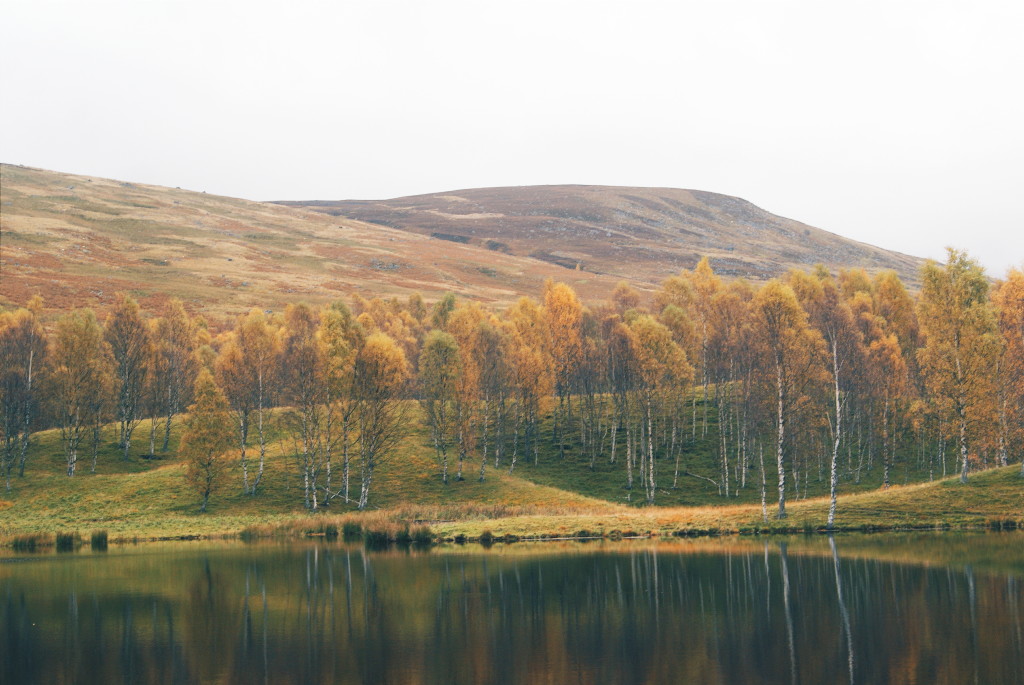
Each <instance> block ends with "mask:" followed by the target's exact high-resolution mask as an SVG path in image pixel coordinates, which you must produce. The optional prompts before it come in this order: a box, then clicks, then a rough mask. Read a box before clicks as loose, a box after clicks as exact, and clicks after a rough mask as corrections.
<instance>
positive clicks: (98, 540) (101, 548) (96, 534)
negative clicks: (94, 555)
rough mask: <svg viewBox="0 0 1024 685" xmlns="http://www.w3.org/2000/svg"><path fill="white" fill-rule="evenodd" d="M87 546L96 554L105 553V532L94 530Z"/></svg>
mask: <svg viewBox="0 0 1024 685" xmlns="http://www.w3.org/2000/svg"><path fill="white" fill-rule="evenodd" d="M89 546H90V547H92V549H93V550H94V551H96V552H106V551H107V531H105V530H94V531H93V532H92V536H91V537H90V539H89Z"/></svg>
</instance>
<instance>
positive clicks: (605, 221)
mask: <svg viewBox="0 0 1024 685" xmlns="http://www.w3.org/2000/svg"><path fill="white" fill-rule="evenodd" d="M702 255H709V256H710V257H711V260H712V265H713V266H714V267H715V269H716V270H717V271H718V272H719V273H721V274H722V275H724V276H727V277H729V276H743V277H747V278H752V279H755V280H763V279H765V278H768V277H771V276H773V275H777V274H779V273H781V272H783V271H784V270H785V269H787V268H789V267H791V266H800V267H805V268H806V267H809V266H811V265H813V264H815V263H818V262H821V263H824V264H826V265H827V266H828V267H829V268H831V269H833V270H835V269H838V268H843V267H851V266H863V267H865V268H868V269H869V270H877V269H883V268H891V269H895V270H896V271H897V272H898V273H899V274H900V275H901V277H903V278H904V280H905V281H906V282H907V283H908V284H909V285H911V286H912V285H913V284H914V283H915V282H916V278H917V273H916V270H917V268H918V266H919V263H920V260H918V259H916V258H914V257H908V256H906V255H900V254H897V253H892V252H887V251H885V250H881V249H879V248H875V247H872V246H869V245H864V244H862V243H857V242H854V241H851V240H847V239H845V238H842V237H840V236H836V235H833V234H831V233H828V232H826V231H822V230H820V229H816V228H812V227H810V226H805V225H804V224H801V223H798V222H796V221H791V220H789V219H783V218H781V217H777V216H774V215H772V214H769V213H768V212H765V211H764V210H761V209H759V208H757V207H755V206H754V205H752V204H750V203H748V202H745V201H743V200H740V199H738V198H732V197H728V196H725V195H715V194H713V193H702V192H699V191H687V190H671V189H657V188H602V187H593V186H541V187H532V188H530V187H527V188H492V189H478V190H466V191H457V192H455V193H447V194H436V195H423V196H417V197H411V198H401V199H398V200H388V201H381V202H312V203H283V204H275V203H264V202H253V201H249V200H242V199H237V198H230V197H220V196H216V195H210V194H207V193H203V192H194V191H188V190H182V189H180V188H165V187H159V186H150V185H141V184H135V183H128V182H121V181H114V180H109V179H102V178H96V177H87V176H77V175H72V174H63V173H58V172H53V171H44V170H40V169H31V168H25V167H20V166H14V165H10V164H3V165H0V306H12V305H23V304H24V303H25V302H26V301H27V300H28V298H29V297H30V296H31V295H32V294H36V293H38V294H40V295H42V296H43V297H44V299H45V301H46V306H47V307H48V308H50V309H67V308H70V307H76V306H90V307H93V308H96V309H99V310H103V309H104V308H105V307H107V306H108V305H109V304H110V303H111V302H112V301H113V296H114V294H115V293H116V292H118V291H128V292H131V293H132V294H133V295H134V296H135V297H136V299H138V300H140V302H141V303H142V304H143V306H144V307H145V308H147V309H149V310H151V311H154V310H156V309H158V308H159V305H160V302H161V300H164V299H166V298H168V297H179V298H181V299H183V300H184V301H185V303H186V305H187V306H188V308H189V309H191V310H193V311H202V312H204V313H206V314H207V315H208V316H211V315H212V317H213V318H214V319H216V318H217V317H225V318H226V317H229V316H233V315H235V314H238V313H241V312H244V311H246V310H248V309H250V308H252V307H258V308H260V309H279V308H281V307H283V306H284V305H285V304H287V303H288V302H295V301H299V300H304V301H307V302H310V303H313V304H319V303H323V302H328V301H331V300H334V299H337V298H339V297H343V298H347V297H349V296H351V295H353V294H359V295H362V296H364V297H373V296H385V297H386V296H392V295H394V296H399V297H405V296H407V295H409V294H411V293H413V292H420V293H422V294H423V296H424V297H425V298H427V299H428V300H432V299H435V298H437V297H439V296H440V295H441V294H442V293H445V292H449V291H450V292H454V293H456V294H458V295H460V296H463V297H467V298H472V299H478V300H481V301H484V302H490V303H495V304H498V305H502V304H507V303H510V302H512V301H514V300H515V299H516V298H518V297H519V296H521V295H532V296H536V295H538V294H539V293H540V292H541V287H542V284H543V282H544V280H545V279H547V278H553V279H556V280H561V281H565V282H567V283H569V284H570V285H572V286H573V287H574V288H575V289H576V290H577V291H578V292H579V293H580V295H581V297H582V298H583V299H584V300H585V301H588V302H598V301H603V300H605V299H606V298H607V296H608V294H609V293H610V292H611V290H612V289H613V288H614V286H615V283H616V282H617V281H619V280H621V279H626V280H629V281H631V282H632V283H633V284H634V285H635V286H636V287H638V288H639V289H641V290H647V291H650V290H653V289H654V288H655V287H656V286H657V285H658V284H659V283H660V282H661V281H662V280H663V279H664V278H665V277H667V276H668V275H670V274H673V273H677V272H678V271H679V270H680V269H682V268H690V267H692V266H693V265H694V264H696V262H697V260H698V259H699V258H700V256H702Z"/></svg>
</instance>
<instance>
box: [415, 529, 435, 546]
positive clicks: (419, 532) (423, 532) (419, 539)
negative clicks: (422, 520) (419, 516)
mask: <svg viewBox="0 0 1024 685" xmlns="http://www.w3.org/2000/svg"><path fill="white" fill-rule="evenodd" d="M412 541H413V542H414V543H415V544H416V545H417V546H418V547H429V546H430V545H431V544H433V542H434V534H433V533H432V532H431V531H430V528H428V527H427V526H417V527H415V528H413V529H412Z"/></svg>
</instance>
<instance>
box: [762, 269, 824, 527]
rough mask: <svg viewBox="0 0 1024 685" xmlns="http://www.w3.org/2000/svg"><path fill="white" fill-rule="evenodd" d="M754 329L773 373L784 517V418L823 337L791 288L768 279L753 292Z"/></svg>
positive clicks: (810, 374) (811, 371)
mask: <svg viewBox="0 0 1024 685" xmlns="http://www.w3.org/2000/svg"><path fill="white" fill-rule="evenodd" d="M753 310H754V316H755V319H756V320H755V329H756V331H757V333H758V335H759V337H760V341H759V342H760V345H761V346H762V349H763V360H764V362H766V364H765V367H766V368H764V371H767V372H768V373H770V374H771V375H772V376H774V383H773V384H772V385H774V389H775V392H774V395H775V400H774V401H775V409H776V411H775V459H776V466H777V468H778V477H779V480H778V486H779V488H778V490H779V510H778V517H779V518H780V519H783V518H786V470H785V457H786V447H787V442H786V441H787V437H788V436H787V433H786V426H787V421H789V420H790V418H791V414H793V413H795V409H796V406H797V404H798V403H799V402H800V401H801V399H802V397H803V393H804V390H805V389H806V388H807V386H808V385H809V384H810V383H811V382H812V380H814V379H815V377H816V376H817V375H818V374H817V373H816V372H817V371H818V369H817V366H816V365H817V364H818V363H819V360H820V359H821V355H822V348H823V341H822V338H821V334H820V333H818V332H817V331H815V330H813V329H812V328H811V327H810V325H809V324H808V322H807V312H805V311H804V310H803V308H802V307H801V306H800V303H799V302H798V301H797V299H796V296H795V295H794V293H793V290H792V289H791V288H790V287H789V286H787V285H784V284H782V283H780V282H779V281H775V280H772V281H769V282H768V283H766V284H765V285H764V286H762V288H761V289H760V290H759V291H758V292H757V294H756V295H755V296H754V301H753Z"/></svg>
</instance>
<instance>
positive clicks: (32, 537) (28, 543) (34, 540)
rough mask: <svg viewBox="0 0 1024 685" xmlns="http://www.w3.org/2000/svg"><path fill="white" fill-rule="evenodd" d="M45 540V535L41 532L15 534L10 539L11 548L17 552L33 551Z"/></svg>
mask: <svg viewBox="0 0 1024 685" xmlns="http://www.w3.org/2000/svg"><path fill="white" fill-rule="evenodd" d="M47 542H49V541H48V540H47V537H46V536H45V535H42V534H41V533H29V534H27V535H16V536H14V538H13V539H12V540H11V548H12V549H14V550H15V551H18V552H35V551H36V548H37V547H42V546H44V545H46V544H47Z"/></svg>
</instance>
